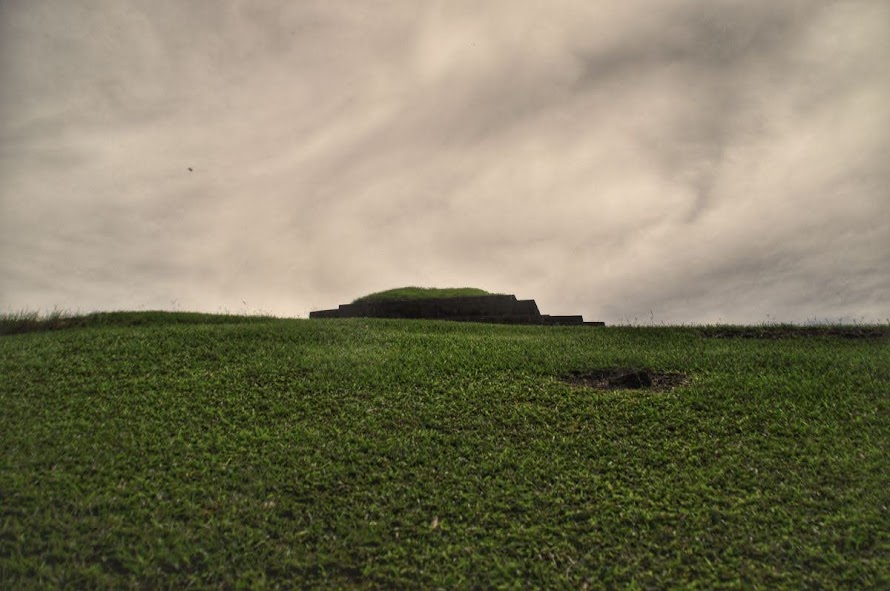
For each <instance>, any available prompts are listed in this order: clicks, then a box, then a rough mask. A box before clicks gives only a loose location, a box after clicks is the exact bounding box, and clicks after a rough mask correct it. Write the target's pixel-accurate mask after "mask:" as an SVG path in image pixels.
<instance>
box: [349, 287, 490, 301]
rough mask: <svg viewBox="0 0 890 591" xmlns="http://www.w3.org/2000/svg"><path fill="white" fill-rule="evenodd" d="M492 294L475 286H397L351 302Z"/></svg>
mask: <svg viewBox="0 0 890 591" xmlns="http://www.w3.org/2000/svg"><path fill="white" fill-rule="evenodd" d="M484 295H493V294H491V293H489V292H487V291H485V290H484V289H479V288H477V287H446V288H438V287H398V288H396V289H388V290H386V291H378V292H376V293H371V294H368V295H365V296H362V297H360V298H357V299H355V300H353V302H352V303H353V304H357V303H359V302H371V301H378V300H422V299H427V298H457V297H465V296H484Z"/></svg>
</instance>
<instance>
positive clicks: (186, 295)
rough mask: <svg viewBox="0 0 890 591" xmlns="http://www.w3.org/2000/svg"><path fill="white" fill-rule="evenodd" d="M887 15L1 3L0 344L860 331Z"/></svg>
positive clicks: (557, 5) (877, 309) (882, 314)
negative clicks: (322, 317) (130, 324)
mask: <svg viewBox="0 0 890 591" xmlns="http://www.w3.org/2000/svg"><path fill="white" fill-rule="evenodd" d="M888 64H890V2H887V0H860V1H855V0H853V1H843V0H839V1H829V0H826V1H818V0H808V1H797V0H781V1H777V0H620V1H619V0H614V1H613V0H603V1H598V2H591V1H589V0H578V1H566V2H557V1H550V0H547V1H543V0H542V1H536V0H504V1H492V0H488V1H485V2H479V1H477V0H472V1H470V0H467V1H455V0H449V1H441V2H434V1H423V0H392V1H374V2H360V1H339V2H338V1H331V0H319V1H311V0H301V1H290V0H267V1H260V0H253V1H247V0H243V1H235V0H190V1H188V2H184V1H182V0H166V1H162V0H151V1H147V0H0V312H15V311H22V310H52V309H53V308H57V309H64V310H69V311H72V312H89V311H93V310H122V309H123V310H139V309H180V310H200V311H208V312H219V311H226V310H227V311H229V312H254V311H264V312H269V313H273V314H276V315H281V316H306V315H308V312H309V311H310V310H312V309H322V308H331V307H336V305H337V304H340V303H345V302H348V301H351V300H352V299H354V298H355V297H358V296H360V295H363V294H365V293H368V292H371V291H377V290H381V289H387V288H391V287H398V286H405V285H420V286H436V287H452V286H475V287H481V288H484V289H488V290H490V291H495V292H502V293H513V294H516V295H517V296H518V297H520V298H534V299H535V300H537V302H538V306H539V308H540V309H541V311H542V312H544V313H550V314H584V316H585V318H586V319H587V320H605V321H607V322H610V323H614V322H622V321H637V322H649V321H655V322H656V323H661V322H664V323H681V322H683V323H687V322H718V321H720V322H733V323H761V322H769V321H790V322H807V321H813V320H821V321H824V320H832V321H836V320H838V319H846V320H857V321H866V322H874V321H882V322H883V321H887V320H888V319H890V73H888Z"/></svg>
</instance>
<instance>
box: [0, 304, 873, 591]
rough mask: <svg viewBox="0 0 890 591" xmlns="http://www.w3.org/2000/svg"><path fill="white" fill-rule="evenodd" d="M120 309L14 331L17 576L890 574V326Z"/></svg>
mask: <svg viewBox="0 0 890 591" xmlns="http://www.w3.org/2000/svg"><path fill="white" fill-rule="evenodd" d="M103 318H104V320H105V322H98V321H96V322H93V323H85V325H84V326H82V327H81V328H75V329H71V330H59V331H53V332H31V333H27V334H16V335H11V336H4V337H2V338H0V433H2V434H3V435H2V437H0V580H2V581H3V582H4V586H8V588H14V589H24V588H33V587H40V588H64V587H70V588H107V589H120V588H134V587H140V588H141V587H148V588H159V587H160V588H187V587H189V586H192V587H199V588H211V587H212V588H220V587H222V588H231V587H258V588H292V587H293V586H301V587H306V588H354V587H363V588H368V587H377V588H393V587H397V588H436V587H447V588H469V587H476V588H497V587H518V586H531V587H547V588H583V587H584V586H585V585H589V586H591V587H593V588H597V587H626V586H630V587H636V588H667V587H671V586H684V587H690V588H691V587H695V588H703V589H712V588H745V589H750V588H771V589H772V588H788V589H798V588H857V589H863V588H888V587H890V513H888V509H887V508H888V506H890V492H888V491H890V473H888V471H887V453H888V447H890V420H888V417H890V397H888V391H890V346H888V341H887V339H886V338H878V339H842V338H836V337H831V336H825V337H812V338H787V339H769V340H764V339H716V338H702V336H701V335H700V332H699V331H698V330H696V329H677V328H626V327H610V328H605V329H596V330H591V329H590V328H587V327H564V328H557V327H539V326H534V327H524V326H503V325H480V324H472V323H448V322H436V321H398V320H382V319H347V320H333V321H328V322H313V321H308V320H276V319H269V318H249V319H245V318H239V317H207V318H203V319H202V318H199V317H196V316H184V315H170V316H166V317H165V318H163V320H165V321H164V322H162V321H161V320H162V318H161V317H159V316H157V315H140V314H130V315H126V314H122V315H118V316H114V317H110V318H109V317H103ZM112 319H113V321H111V320H112ZM184 319H187V321H181V320H184ZM196 320H200V321H196ZM193 321H196V322H193ZM611 366H632V367H649V368H655V369H660V370H663V371H677V372H684V373H687V374H689V375H690V376H691V380H690V382H689V383H688V384H687V385H686V386H683V387H681V388H678V389H675V390H672V391H670V392H647V391H630V390H616V391H594V390H589V389H584V388H579V387H574V386H570V385H568V384H566V383H563V382H562V381H560V380H559V379H557V377H558V376H561V375H565V374H567V373H569V372H572V371H576V370H585V369H591V368H601V367H611Z"/></svg>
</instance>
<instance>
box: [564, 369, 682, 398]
mask: <svg viewBox="0 0 890 591" xmlns="http://www.w3.org/2000/svg"><path fill="white" fill-rule="evenodd" d="M560 379H561V380H562V381H563V382H566V383H568V384H572V385H574V386H587V387H588V388H595V389H597V390H655V391H659V392H666V391H668V390H672V389H674V388H676V387H677V386H681V385H683V384H685V383H686V381H687V380H688V379H689V378H688V376H687V375H686V374H682V373H676V372H664V371H655V370H651V369H636V368H630V367H612V368H608V369H597V370H593V371H573V372H572V373H570V374H569V375H567V376H563V377H561V378H560Z"/></svg>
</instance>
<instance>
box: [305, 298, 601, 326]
mask: <svg viewBox="0 0 890 591" xmlns="http://www.w3.org/2000/svg"><path fill="white" fill-rule="evenodd" d="M309 317H310V318H427V319H436V320H455V321H460V322H491V323H496V324H546V325H559V326H568V325H584V326H604V325H605V323H604V322H585V321H584V318H582V317H581V316H550V315H548V314H541V313H540V312H539V311H538V305H537V304H535V301H534V300H517V299H516V296H514V295H485V296H461V297H453V298H426V299H416V300H408V299H406V300H377V301H367V302H358V303H355V304H342V305H341V306H340V307H339V308H337V309H335V310H318V311H315V312H310V313H309Z"/></svg>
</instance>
